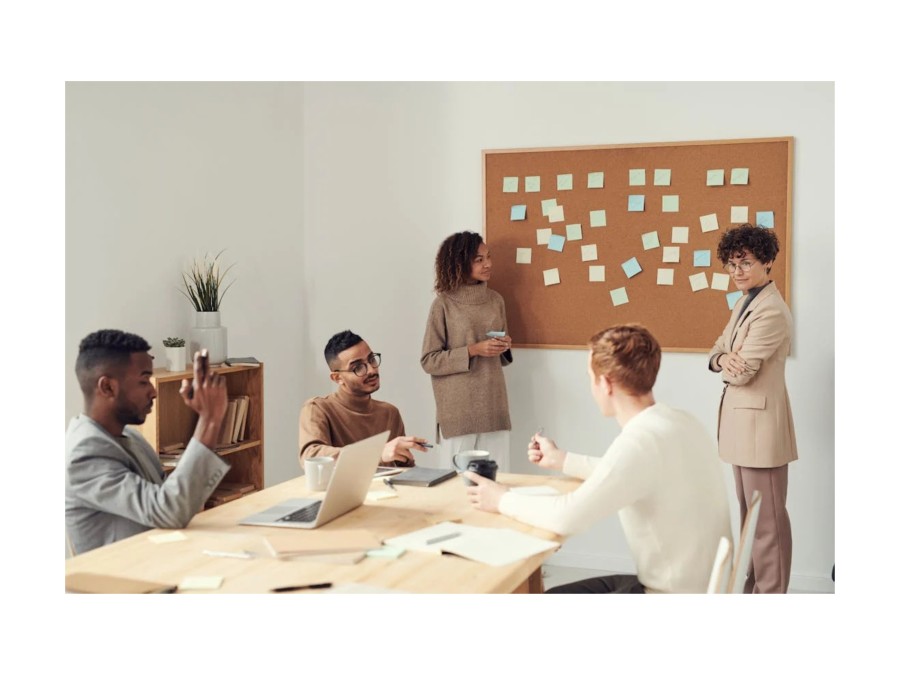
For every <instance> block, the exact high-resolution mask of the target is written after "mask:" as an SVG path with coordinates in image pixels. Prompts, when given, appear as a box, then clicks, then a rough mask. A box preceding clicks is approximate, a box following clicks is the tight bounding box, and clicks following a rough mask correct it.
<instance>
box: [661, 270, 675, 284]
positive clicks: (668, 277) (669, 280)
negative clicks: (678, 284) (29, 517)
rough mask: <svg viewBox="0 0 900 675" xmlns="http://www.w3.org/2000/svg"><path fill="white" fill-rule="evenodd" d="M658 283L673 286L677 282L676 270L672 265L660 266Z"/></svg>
mask: <svg viewBox="0 0 900 675" xmlns="http://www.w3.org/2000/svg"><path fill="white" fill-rule="evenodd" d="M656 283H657V285H658V286H671V285H672V284H674V283H675V270H674V269H673V268H671V267H660V268H659V269H657V270H656Z"/></svg>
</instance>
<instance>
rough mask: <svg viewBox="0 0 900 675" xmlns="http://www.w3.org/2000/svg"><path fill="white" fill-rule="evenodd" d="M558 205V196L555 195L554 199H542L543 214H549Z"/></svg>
mask: <svg viewBox="0 0 900 675" xmlns="http://www.w3.org/2000/svg"><path fill="white" fill-rule="evenodd" d="M556 206H557V204H556V197H554V198H553V199H542V200H541V215H542V216H549V215H550V211H551V210H552V209H555V208H556Z"/></svg>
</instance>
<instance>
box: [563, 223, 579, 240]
mask: <svg viewBox="0 0 900 675" xmlns="http://www.w3.org/2000/svg"><path fill="white" fill-rule="evenodd" d="M566 239H568V240H569V241H578V240H580V239H581V225H580V224H579V223H573V224H572V225H566Z"/></svg>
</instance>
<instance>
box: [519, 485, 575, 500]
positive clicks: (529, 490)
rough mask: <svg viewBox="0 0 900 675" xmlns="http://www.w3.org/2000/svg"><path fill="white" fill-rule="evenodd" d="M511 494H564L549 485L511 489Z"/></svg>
mask: <svg viewBox="0 0 900 675" xmlns="http://www.w3.org/2000/svg"><path fill="white" fill-rule="evenodd" d="M509 491H510V492H517V493H518V494H520V495H536V496H540V495H545V496H548V497H549V496H551V495H560V494H562V493H561V492H560V491H559V490H557V489H556V488H555V487H550V486H549V485H524V486H520V487H511V488H509Z"/></svg>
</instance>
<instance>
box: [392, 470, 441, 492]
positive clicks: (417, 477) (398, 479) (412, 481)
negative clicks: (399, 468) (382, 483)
mask: <svg viewBox="0 0 900 675" xmlns="http://www.w3.org/2000/svg"><path fill="white" fill-rule="evenodd" d="M455 475H456V470H455V469H429V468H427V467H424V466H414V467H412V468H411V469H407V470H406V471H404V472H403V473H401V474H399V475H397V476H391V478H390V481H391V483H393V484H394V485H417V486H419V487H431V486H432V485H437V484H438V483H443V482H444V481H445V480H449V479H450V478H453V477H454V476H455Z"/></svg>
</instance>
